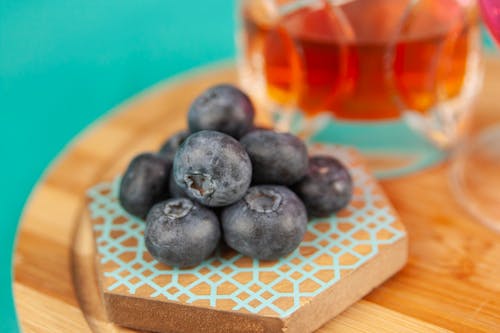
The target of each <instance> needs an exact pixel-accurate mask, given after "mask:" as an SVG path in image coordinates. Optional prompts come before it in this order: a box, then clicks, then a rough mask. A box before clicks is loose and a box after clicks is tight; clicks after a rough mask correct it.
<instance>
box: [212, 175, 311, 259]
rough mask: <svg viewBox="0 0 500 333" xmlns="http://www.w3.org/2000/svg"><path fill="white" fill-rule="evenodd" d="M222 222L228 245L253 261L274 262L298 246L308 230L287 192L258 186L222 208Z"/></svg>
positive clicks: (294, 197)
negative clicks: (253, 259) (254, 259)
mask: <svg viewBox="0 0 500 333" xmlns="http://www.w3.org/2000/svg"><path fill="white" fill-rule="evenodd" d="M221 222H222V230H223V237H224V240H225V242H226V244H227V245H229V246H230V247H232V248H233V249H235V250H236V251H238V252H240V253H242V254H244V255H246V256H250V257H252V258H257V259H261V260H276V259H279V258H281V257H284V256H286V255H287V254H289V253H291V252H292V251H293V250H295V249H296V248H297V247H298V246H299V244H300V242H301V241H302V239H303V238H304V235H305V233H306V229H307V213H306V209H305V207H304V204H303V203H302V202H301V201H300V199H299V198H298V197H297V195H296V194H295V193H293V192H292V191H291V190H289V189H288V188H286V187H284V186H276V185H260V186H253V187H251V188H250V189H248V192H247V193H246V195H245V196H244V197H243V199H241V200H240V201H238V202H236V203H235V204H233V205H231V206H229V207H226V208H224V210H223V211H222V216H221Z"/></svg>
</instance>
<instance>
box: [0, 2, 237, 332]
mask: <svg viewBox="0 0 500 333" xmlns="http://www.w3.org/2000/svg"><path fill="white" fill-rule="evenodd" d="M234 6H235V2H234V1H233V0H210V1H209V2H191V1H175V0H142V1H136V0H106V1H101V0H85V1H81V0H36V1H34V0H23V1H19V0H1V1H0V156H2V159H1V160H2V163H0V174H1V175H2V177H1V179H2V180H1V188H2V190H1V191H0V211H1V219H2V224H3V226H2V227H1V230H2V231H1V232H0V308H1V309H2V314H1V315H0V317H1V320H0V331H1V332H11V331H16V328H17V326H16V320H15V313H14V307H13V302H12V292H11V256H12V247H13V244H14V235H15V231H16V227H17V223H18V220H19V218H20V214H21V212H22V207H23V206H24V204H25V202H26V200H27V199H28V196H29V194H30V191H31V189H32V187H33V186H34V185H35V183H36V181H37V180H38V178H39V177H40V176H41V175H42V174H43V172H44V170H45V169H46V168H47V167H48V166H49V164H50V162H51V161H52V160H53V159H54V158H55V157H56V156H57V154H58V153H59V152H60V151H61V150H63V149H64V147H65V145H67V144H68V143H69V142H70V140H71V139H72V138H73V137H75V136H76V135H78V133H79V132H81V131H82V130H83V129H84V128H85V127H86V126H87V125H89V124H90V123H91V122H92V121H94V120H95V119H96V118H98V117H99V116H101V115H103V114H104V113H106V111H108V110H109V109H111V108H112V107H114V106H116V105H117V104H118V103H120V102H122V101H123V100H124V99H126V98H129V97H131V96H133V95H135V94H136V93H138V92H140V91H141V90H143V89H145V88H147V87H148V86H150V85H152V84H154V83H156V82H158V81H160V80H163V79H165V78H167V77H169V76H172V75H175V74H177V73H180V72H183V71H185V70H188V69H191V68H193V67H197V66H200V65H203V64H206V63H210V62H214V61H219V60H221V59H227V58H231V57H232V56H233V54H234V43H233V34H234ZM75 177H77V175H75Z"/></svg>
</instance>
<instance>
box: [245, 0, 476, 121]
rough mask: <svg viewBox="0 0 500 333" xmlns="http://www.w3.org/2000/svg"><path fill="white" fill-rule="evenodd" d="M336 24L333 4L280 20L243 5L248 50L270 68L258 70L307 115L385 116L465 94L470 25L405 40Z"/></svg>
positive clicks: (280, 96) (277, 97)
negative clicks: (351, 33)
mask: <svg viewBox="0 0 500 333" xmlns="http://www.w3.org/2000/svg"><path fill="white" fill-rule="evenodd" d="M353 17H354V18H351V19H356V17H359V16H353ZM443 17H446V16H443ZM360 19H362V18H360ZM382 19H383V18H382ZM332 22H333V23H332ZM336 24H337V23H336V22H335V21H334V20H333V19H332V15H331V8H327V7H326V6H325V7H319V8H318V7H316V8H304V9H300V10H297V11H295V12H293V13H291V14H288V15H286V16H284V17H282V18H281V19H280V21H279V23H277V24H276V25H275V26H266V24H264V23H261V24H259V22H257V20H254V19H253V18H252V17H251V15H249V14H248V13H247V12H245V11H243V30H244V36H245V37H244V38H245V41H244V42H245V45H246V48H245V56H246V57H248V63H250V67H251V66H252V65H251V58H255V55H256V54H257V55H259V54H260V55H261V56H262V59H263V66H261V68H253V69H252V70H255V71H261V72H262V73H261V75H263V76H264V78H265V82H266V94H267V96H268V98H270V99H271V100H272V101H273V102H275V103H277V104H279V105H282V106H288V107H290V106H291V107H298V108H299V109H301V110H302V111H304V112H305V113H306V114H308V115H314V114H317V113H318V112H324V111H327V112H331V113H333V114H334V115H335V116H336V117H337V118H342V119H350V120H383V119H395V118H399V117H400V115H401V113H402V110H406V109H411V110H413V111H417V112H422V113H424V112H426V111H428V110H430V109H431V108H432V107H433V106H435V105H436V104H437V103H440V102H442V101H446V100H449V99H453V98H454V97H457V96H458V95H459V94H460V93H461V91H462V86H463V84H464V76H465V73H466V65H467V58H468V53H469V30H470V27H469V26H468V25H465V24H461V25H452V24H449V25H447V26H446V29H444V28H443V29H433V30H434V31H430V32H429V33H428V34H426V33H420V34H410V33H408V34H407V36H404V38H400V39H395V38H392V40H391V38H388V37H387V38H386V37H385V36H384V35H383V34H382V33H381V34H380V35H379V37H377V38H371V37H368V38H361V39H359V38H356V37H355V38H352V39H350V40H349V38H346V37H345V35H346V32H345V31H342V27H341V26H340V23H338V24H337V25H336ZM426 26H427V25H426ZM375 35H376V34H375ZM354 40H356V42H354Z"/></svg>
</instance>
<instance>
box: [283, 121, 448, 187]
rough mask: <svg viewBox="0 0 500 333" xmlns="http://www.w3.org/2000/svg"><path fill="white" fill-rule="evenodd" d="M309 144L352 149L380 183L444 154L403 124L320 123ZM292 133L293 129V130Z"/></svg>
mask: <svg viewBox="0 0 500 333" xmlns="http://www.w3.org/2000/svg"><path fill="white" fill-rule="evenodd" d="M319 123H321V126H316V129H315V130H314V132H313V133H312V134H308V135H307V136H308V137H309V140H310V141H312V142H323V143H334V144H340V145H347V146H353V147H355V148H357V149H358V150H360V151H361V152H362V153H363V155H364V156H365V158H366V160H367V162H368V166H369V167H370V168H371V170H372V171H373V172H374V174H375V176H376V177H377V178H379V179H387V178H395V177H401V176H404V175H407V174H410V173H414V172H417V171H419V170H422V169H424V168H427V167H429V166H432V165H434V164H436V163H439V162H440V161H442V160H443V159H444V158H445V156H446V153H445V152H444V151H442V150H440V149H438V148H436V147H435V146H433V145H432V144H431V143H430V142H429V141H427V140H426V139H425V138H423V137H422V136H420V135H419V134H417V133H415V132H414V131H413V130H412V129H410V128H409V127H408V125H407V124H406V123H405V122H404V121H403V120H401V121H387V122H372V123H356V122H342V121H339V120H335V121H333V120H332V119H326V118H324V119H322V120H319ZM292 129H293V126H292Z"/></svg>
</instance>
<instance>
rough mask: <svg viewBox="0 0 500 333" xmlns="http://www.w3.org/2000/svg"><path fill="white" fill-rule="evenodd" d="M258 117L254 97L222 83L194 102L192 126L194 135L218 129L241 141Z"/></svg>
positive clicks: (190, 120)
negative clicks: (255, 117)
mask: <svg viewBox="0 0 500 333" xmlns="http://www.w3.org/2000/svg"><path fill="white" fill-rule="evenodd" d="M254 116H255V111H254V107H253V104H252V102H251V101H250V98H248V96H247V95H246V94H245V93H243V92H242V91H241V90H239V89H238V88H236V87H234V86H232V85H228V84H222V85H218V86H215V87H212V88H210V89H208V90H206V91H205V92H204V93H203V94H202V95H200V96H199V97H197V98H196V99H195V100H194V102H193V104H192V105H191V107H190V109H189V113H188V123H189V129H190V131H191V132H198V131H201V130H214V131H219V132H223V133H226V134H228V135H230V136H233V137H235V138H237V139H239V138H241V137H242V136H243V135H245V134H246V133H247V132H248V131H249V130H250V129H251V128H252V127H253V119H254Z"/></svg>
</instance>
